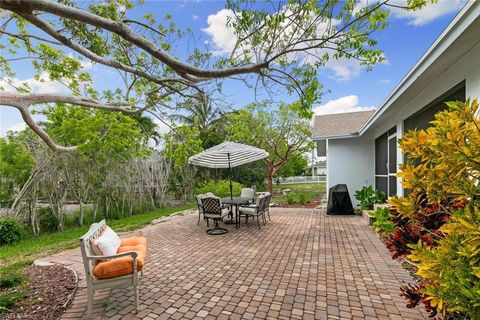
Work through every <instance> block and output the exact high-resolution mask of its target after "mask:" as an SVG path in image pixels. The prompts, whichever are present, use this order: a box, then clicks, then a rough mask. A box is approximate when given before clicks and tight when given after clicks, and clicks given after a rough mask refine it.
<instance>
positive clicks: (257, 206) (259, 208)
mask: <svg viewBox="0 0 480 320" xmlns="http://www.w3.org/2000/svg"><path fill="white" fill-rule="evenodd" d="M266 200H267V198H266V197H265V196H264V195H260V196H258V197H257V199H256V201H255V203H254V204H250V205H248V206H241V207H240V208H239V209H238V210H239V213H240V217H241V216H242V215H243V216H245V217H246V218H247V219H248V217H256V218H257V224H258V229H261V227H260V217H262V222H263V225H265V201H266ZM247 221H248V220H247Z"/></svg>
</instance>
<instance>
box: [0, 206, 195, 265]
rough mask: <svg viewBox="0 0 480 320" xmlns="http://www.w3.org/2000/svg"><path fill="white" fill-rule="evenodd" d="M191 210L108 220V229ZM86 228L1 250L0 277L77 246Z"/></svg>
mask: <svg viewBox="0 0 480 320" xmlns="http://www.w3.org/2000/svg"><path fill="white" fill-rule="evenodd" d="M190 208H194V206H193V205H183V206H178V207H175V208H165V209H160V210H157V211H152V212H149V213H143V214H135V215H132V216H129V217H125V218H122V219H118V220H113V219H112V220H108V225H109V226H111V227H112V229H114V230H115V231H118V232H123V231H131V230H135V229H138V228H140V227H142V226H144V225H147V224H149V223H150V222H151V221H152V220H154V219H156V218H159V217H163V216H168V215H171V214H172V213H175V212H179V211H182V210H186V209H190ZM88 228H89V226H88V225H85V226H83V227H76V228H71V229H67V230H65V231H59V232H54V233H47V234H42V235H39V236H34V235H32V234H28V235H26V236H25V237H24V238H23V239H22V240H20V242H19V243H17V244H14V245H7V246H2V247H1V250H0V274H1V273H3V272H6V271H8V268H9V265H12V264H14V263H18V262H23V261H26V260H28V261H32V260H34V259H36V258H38V257H41V256H46V255H50V254H54V253H57V252H60V251H63V250H66V249H72V248H75V247H77V246H78V239H79V238H80V237H81V236H82V235H83V234H84V233H85V232H87V230H88Z"/></svg>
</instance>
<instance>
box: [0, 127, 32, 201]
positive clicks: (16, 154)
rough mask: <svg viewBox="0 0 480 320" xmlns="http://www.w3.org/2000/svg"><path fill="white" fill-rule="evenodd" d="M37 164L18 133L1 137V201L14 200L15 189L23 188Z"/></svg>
mask: <svg viewBox="0 0 480 320" xmlns="http://www.w3.org/2000/svg"><path fill="white" fill-rule="evenodd" d="M34 164H35V161H34V159H33V157H32V155H31V154H30V153H29V152H28V150H27V148H26V147H25V145H23V144H22V142H21V140H20V138H19V137H18V134H17V135H14V134H9V135H8V136H7V137H5V138H0V182H1V183H0V201H1V202H3V201H6V202H10V201H12V194H13V193H14V189H16V190H17V191H18V190H19V189H21V187H22V186H23V184H24V183H25V182H26V181H27V179H28V177H29V175H30V172H31V170H32V168H33V166H34Z"/></svg>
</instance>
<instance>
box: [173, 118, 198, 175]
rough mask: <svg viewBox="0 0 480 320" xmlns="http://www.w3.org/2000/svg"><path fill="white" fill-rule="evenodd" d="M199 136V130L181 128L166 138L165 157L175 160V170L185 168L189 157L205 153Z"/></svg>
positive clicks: (177, 128) (187, 127)
mask: <svg viewBox="0 0 480 320" xmlns="http://www.w3.org/2000/svg"><path fill="white" fill-rule="evenodd" d="M199 135H200V132H199V131H198V129H197V128H195V127H189V126H181V127H176V128H175V130H174V131H173V132H171V133H169V134H166V135H165V136H164V139H165V155H166V156H167V157H168V158H171V159H172V160H173V166H174V168H175V169H179V168H182V167H185V166H186V165H187V164H188V158H189V157H191V156H193V155H194V154H197V153H199V152H201V151H203V148H202V140H200V138H199Z"/></svg>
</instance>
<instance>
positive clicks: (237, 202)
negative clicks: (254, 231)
mask: <svg viewBox="0 0 480 320" xmlns="http://www.w3.org/2000/svg"><path fill="white" fill-rule="evenodd" d="M252 200H253V198H251V197H232V198H230V197H225V198H222V204H229V205H232V206H235V221H233V220H229V221H225V222H224V223H226V224H235V229H238V228H239V227H240V214H239V212H238V207H240V206H244V205H246V204H249V203H250V201H252Z"/></svg>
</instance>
